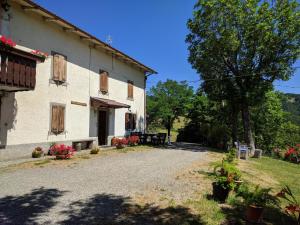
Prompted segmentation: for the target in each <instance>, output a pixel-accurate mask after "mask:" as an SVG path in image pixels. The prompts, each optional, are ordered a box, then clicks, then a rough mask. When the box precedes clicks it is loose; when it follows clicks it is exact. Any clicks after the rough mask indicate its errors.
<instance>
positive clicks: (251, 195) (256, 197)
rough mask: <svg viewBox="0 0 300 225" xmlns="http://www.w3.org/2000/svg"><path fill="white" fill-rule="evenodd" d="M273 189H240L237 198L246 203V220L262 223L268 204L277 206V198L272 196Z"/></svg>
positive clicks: (242, 187)
mask: <svg viewBox="0 0 300 225" xmlns="http://www.w3.org/2000/svg"><path fill="white" fill-rule="evenodd" d="M270 191H271V188H260V187H259V186H256V187H255V189H254V190H253V191H251V190H250V189H249V187H248V186H247V185H243V186H241V187H240V188H239V191H238V194H237V196H240V197H242V198H243V199H244V201H245V203H246V206H247V208H246V220H247V221H249V222H251V223H260V222H261V221H262V218H263V212H264V209H265V207H266V205H267V204H277V203H278V200H277V198H276V197H274V196H272V195H271V194H270Z"/></svg>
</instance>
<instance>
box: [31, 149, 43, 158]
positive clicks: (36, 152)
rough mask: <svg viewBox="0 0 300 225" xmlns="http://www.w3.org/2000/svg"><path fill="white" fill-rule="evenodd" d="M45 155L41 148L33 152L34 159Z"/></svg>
mask: <svg viewBox="0 0 300 225" xmlns="http://www.w3.org/2000/svg"><path fill="white" fill-rule="evenodd" d="M43 155H44V151H43V149H42V148H41V147H36V148H35V149H34V150H33V151H32V158H40V157H42V156H43Z"/></svg>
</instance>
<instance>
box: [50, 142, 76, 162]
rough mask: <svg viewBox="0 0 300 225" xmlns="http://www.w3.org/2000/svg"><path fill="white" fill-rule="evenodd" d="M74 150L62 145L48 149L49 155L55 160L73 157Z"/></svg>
mask: <svg viewBox="0 0 300 225" xmlns="http://www.w3.org/2000/svg"><path fill="white" fill-rule="evenodd" d="M74 152H75V150H74V149H73V148H72V146H67V145H64V144H61V145H53V146H52V147H51V149H50V154H51V155H54V156H55V157H56V159H70V158H71V157H72V156H73V155H74Z"/></svg>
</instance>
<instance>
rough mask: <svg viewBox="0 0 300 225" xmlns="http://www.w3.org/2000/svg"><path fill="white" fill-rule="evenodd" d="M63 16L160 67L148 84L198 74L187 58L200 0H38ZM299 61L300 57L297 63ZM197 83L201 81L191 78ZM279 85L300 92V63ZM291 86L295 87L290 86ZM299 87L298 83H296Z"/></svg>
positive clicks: (134, 55) (280, 88) (287, 89)
mask: <svg viewBox="0 0 300 225" xmlns="http://www.w3.org/2000/svg"><path fill="white" fill-rule="evenodd" d="M35 2H36V3H38V4H40V5H42V6H43V7H45V8H47V9H48V10H50V11H51V12H53V13H55V14H57V15H58V16H60V17H62V18H64V19H66V20H68V21H69V22H71V23H73V24H74V25H76V26H78V27H80V28H82V29H83V30H85V31H87V32H89V33H91V34H93V35H94V36H96V37H98V38H100V39H101V40H103V41H105V40H106V39H107V36H108V35H110V36H111V37H112V41H113V42H112V46H113V47H115V48H117V49H119V50H121V51H123V52H124V53H126V54H128V55H130V56H131V57H133V58H135V59H137V60H139V61H140V62H142V63H144V64H145V65H147V66H149V67H151V68H153V69H155V70H156V71H158V74H157V75H153V76H151V77H150V78H149V79H148V82H147V85H148V88H149V87H151V86H152V85H155V84H156V83H157V82H158V81H159V80H166V79H175V80H188V81H194V80H199V76H198V75H197V73H196V72H195V71H194V70H193V69H192V68H191V65H190V64H189V63H188V62H187V57H188V51H187V45H186V44H185V36H186V34H187V33H188V30H187V28H186V21H187V19H188V18H190V17H191V15H192V11H193V6H194V3H195V2H196V1H195V0H151V1H150V0H149V1H141V0H126V1H125V0H106V1H103V0H85V1H79V0H73V1H71V0H65V1H61V0H51V1H49V0H35ZM295 66H299V67H300V61H298V62H297V65H295ZM190 84H191V85H192V86H195V87H196V88H197V87H198V86H199V82H196V83H194V82H191V83H190ZM275 84H276V85H280V86H276V89H277V90H280V91H283V92H288V93H300V69H298V70H297V72H296V74H295V76H294V77H293V78H292V79H291V80H289V81H287V82H275ZM287 86H290V87H287ZM292 87H297V88H292Z"/></svg>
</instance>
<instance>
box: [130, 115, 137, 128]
mask: <svg viewBox="0 0 300 225" xmlns="http://www.w3.org/2000/svg"><path fill="white" fill-rule="evenodd" d="M131 121H132V122H131V123H132V124H131V127H132V130H135V128H136V114H132V120H131Z"/></svg>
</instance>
